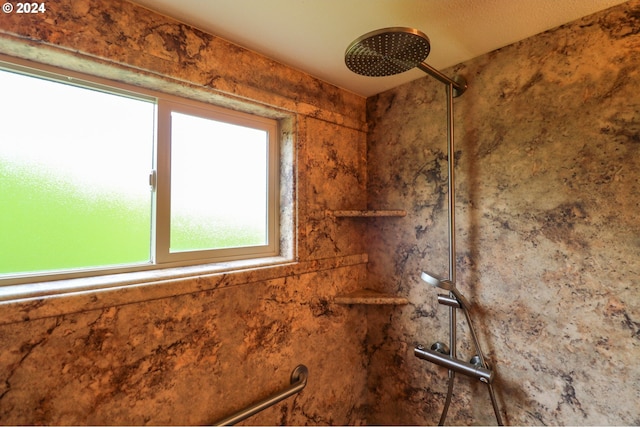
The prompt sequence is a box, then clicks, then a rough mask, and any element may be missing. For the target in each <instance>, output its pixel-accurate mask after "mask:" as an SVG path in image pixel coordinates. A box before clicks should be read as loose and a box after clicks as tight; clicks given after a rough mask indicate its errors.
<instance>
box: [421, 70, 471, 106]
mask: <svg viewBox="0 0 640 427" xmlns="http://www.w3.org/2000/svg"><path fill="white" fill-rule="evenodd" d="M416 67H417V68H419V69H421V70H422V71H424V72H425V73H427V74H429V75H430V76H431V77H433V78H434V79H436V80H439V81H440V82H442V83H444V84H445V85H447V86H448V85H451V86H452V87H453V97H454V98H457V97H458V96H460V95H462V94H463V93H464V91H466V90H467V80H466V79H465V78H464V77H462V76H456V77H455V78H454V79H451V78H449V77H447V76H446V75H444V74H442V73H441V72H440V71H438V70H436V69H435V68H433V67H432V66H431V65H429V64H427V63H426V62H421V63H419V64H418V65H417V66H416Z"/></svg>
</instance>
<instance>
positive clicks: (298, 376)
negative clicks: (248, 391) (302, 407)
mask: <svg viewBox="0 0 640 427" xmlns="http://www.w3.org/2000/svg"><path fill="white" fill-rule="evenodd" d="M308 376H309V370H308V369H307V367H306V366H304V365H298V366H296V368H295V369H294V370H293V372H292V373H291V380H290V383H291V385H290V386H289V387H287V388H286V389H284V390H282V391H280V392H278V393H276V394H274V395H273V396H270V397H268V398H266V399H264V400H261V401H259V402H257V403H254V404H253V405H251V406H248V407H246V408H245V409H242V410H240V411H238V412H236V413H235V414H233V415H231V416H229V417H227V418H225V419H223V420H220V421H218V422H216V423H215V424H214V425H216V426H232V425H234V424H236V423H239V422H240V421H242V420H245V419H247V418H249V417H250V416H252V415H255V414H257V413H258V412H260V411H264V410H265V409H267V408H268V407H270V406H273V405H275V404H276V403H278V402H280V401H281V400H284V399H286V398H287V397H290V396H293V395H294V394H297V393H300V392H301V391H302V389H303V388H305V386H306V385H307V377H308Z"/></svg>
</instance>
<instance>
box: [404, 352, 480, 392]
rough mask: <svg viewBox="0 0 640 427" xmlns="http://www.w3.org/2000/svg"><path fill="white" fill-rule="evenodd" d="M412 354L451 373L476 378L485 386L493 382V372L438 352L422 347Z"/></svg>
mask: <svg viewBox="0 0 640 427" xmlns="http://www.w3.org/2000/svg"><path fill="white" fill-rule="evenodd" d="M413 352H414V354H415V356H416V357H418V358H420V359H422V360H426V361H428V362H431V363H435V364H436V365H440V366H443V367H445V368H447V369H449V370H451V371H456V372H459V373H461V374H464V375H467V376H469V377H472V378H477V379H479V380H480V381H481V382H483V383H485V384H491V382H492V381H493V371H491V370H489V369H486V368H483V367H482V366H478V365H474V364H471V363H467V362H465V361H463V360H460V359H456V358H453V357H451V356H449V355H446V354H442V353H440V352H438V351H434V350H428V349H425V348H424V347H422V346H418V347H416V348H415V349H414V351H413Z"/></svg>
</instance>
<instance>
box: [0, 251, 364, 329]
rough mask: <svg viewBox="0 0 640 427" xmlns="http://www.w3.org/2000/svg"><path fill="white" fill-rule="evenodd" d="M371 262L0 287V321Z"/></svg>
mask: <svg viewBox="0 0 640 427" xmlns="http://www.w3.org/2000/svg"><path fill="white" fill-rule="evenodd" d="M366 262H367V255H366V254H358V255H348V256H344V257H338V258H328V259H322V260H314V261H306V262H297V261H294V260H291V259H289V258H284V257H272V258H261V259H253V260H245V261H229V262H223V263H216V264H208V265H196V266H189V267H177V268H166V269H158V270H148V271H138V272H132V273H121V274H114V275H107V276H96V277H85V278H78V279H69V280H58V281H52V282H41V283H31V284H22V285H12V286H5V287H0V324H7V323H16V322H23V321H28V320H34V319H40V318H46V317H52V316H58V315H62V314H69V313H78V312H83V311H89V310H97V309H103V308H106V307H114V306H118V305H124V304H133V303H138V302H143V301H150V300H157V299H163V298H171V297H174V296H179V295H186V294H193V293H197V292H204V291H211V290H216V289H221V288H224V287H228V286H237V285H243V284H250V283H255V282H260V281H265V280H272V279H277V278H281V277H287V276H293V275H298V274H304V273H308V272H312V271H320V270H327V269H332V268H339V267H345V266H350V265H357V264H364V263H366Z"/></svg>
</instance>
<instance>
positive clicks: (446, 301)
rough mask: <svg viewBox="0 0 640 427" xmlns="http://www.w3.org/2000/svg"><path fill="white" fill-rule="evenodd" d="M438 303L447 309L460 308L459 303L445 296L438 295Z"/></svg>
mask: <svg viewBox="0 0 640 427" xmlns="http://www.w3.org/2000/svg"><path fill="white" fill-rule="evenodd" d="M438 302H439V303H440V304H442V305H446V306H449V307H454V308H462V306H461V305H460V301H458V300H457V299H455V298H451V297H450V296H447V295H438Z"/></svg>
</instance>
